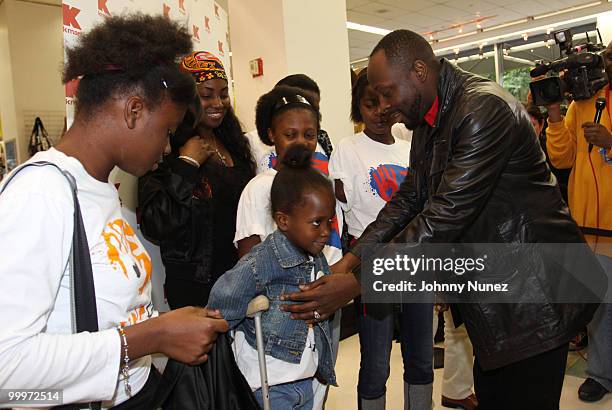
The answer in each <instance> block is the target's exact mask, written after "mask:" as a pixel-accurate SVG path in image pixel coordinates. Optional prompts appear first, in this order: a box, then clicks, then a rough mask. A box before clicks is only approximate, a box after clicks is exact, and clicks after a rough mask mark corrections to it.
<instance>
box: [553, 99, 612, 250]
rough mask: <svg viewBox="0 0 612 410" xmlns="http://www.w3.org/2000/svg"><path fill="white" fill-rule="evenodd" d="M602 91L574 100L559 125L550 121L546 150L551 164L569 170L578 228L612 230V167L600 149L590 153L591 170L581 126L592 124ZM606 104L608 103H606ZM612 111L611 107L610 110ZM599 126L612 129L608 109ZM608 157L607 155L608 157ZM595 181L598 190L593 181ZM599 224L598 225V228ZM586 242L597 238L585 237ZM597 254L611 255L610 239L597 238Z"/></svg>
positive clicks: (572, 205)
mask: <svg viewBox="0 0 612 410" xmlns="http://www.w3.org/2000/svg"><path fill="white" fill-rule="evenodd" d="M606 88H607V87H604V88H602V89H601V90H600V91H599V94H598V95H595V96H594V97H593V98H591V99H589V100H583V101H574V102H572V103H571V104H570V106H569V109H568V110H567V115H566V116H565V118H563V120H561V121H559V122H549V123H548V129H547V130H546V148H547V150H548V156H549V158H550V162H551V163H552V164H553V165H554V166H555V167H556V168H572V172H571V174H570V178H569V186H568V199H569V207H570V211H571V213H572V217H573V218H574V219H575V220H576V222H577V223H578V225H579V226H584V227H589V228H597V227H599V228H600V229H607V230H612V165H608V164H606V162H605V161H604V160H603V158H602V156H601V154H600V153H599V147H596V146H594V147H593V150H592V151H591V161H592V163H593V169H594V170H595V172H593V170H592V169H591V165H590V163H589V151H588V143H587V141H586V139H585V138H584V130H583V129H582V124H584V123H585V122H593V119H594V117H595V100H596V99H597V98H598V97H604V98H605V96H606V93H605V90H606ZM608 103H609V102H608ZM610 110H611V111H612V107H610ZM600 123H601V124H602V125H603V126H605V127H606V128H607V129H608V130H610V129H611V126H610V124H611V122H610V115H609V114H608V109H607V108H606V109H604V112H603V113H602V115H601V121H600ZM608 156H610V154H608ZM593 174H595V177H596V178H597V188H598V189H597V190H596V189H595V186H596V185H595V179H594V177H593ZM597 192H599V224H598V221H597ZM598 225H599V226H598ZM587 240H588V241H589V243H591V244H592V243H594V242H595V240H596V238H595V237H589V236H587ZM597 243H598V246H597V252H598V253H603V254H606V255H610V256H612V238H606V237H601V236H600V237H599V238H597Z"/></svg>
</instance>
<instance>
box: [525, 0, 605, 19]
mask: <svg viewBox="0 0 612 410" xmlns="http://www.w3.org/2000/svg"><path fill="white" fill-rule="evenodd" d="M600 4H601V2H599V1H597V2H594V3H588V4H582V5H580V6H572V7H569V8H566V9H563V10H557V11H553V12H551V13H546V14H540V15H539V16H535V17H534V18H533V19H534V20H540V19H543V18H546V17H552V16H557V15H559V14H563V13H567V12H569V11H577V10H582V9H586V8H587V7H593V6H599V5H600Z"/></svg>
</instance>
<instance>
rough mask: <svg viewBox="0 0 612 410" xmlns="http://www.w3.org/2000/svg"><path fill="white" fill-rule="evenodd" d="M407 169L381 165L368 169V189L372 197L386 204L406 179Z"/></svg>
mask: <svg viewBox="0 0 612 410" xmlns="http://www.w3.org/2000/svg"><path fill="white" fill-rule="evenodd" d="M406 175H408V169H407V168H406V167H402V166H400V165H395V164H381V165H378V166H377V167H376V168H370V185H369V187H368V188H369V189H370V190H371V192H372V193H373V194H374V195H378V196H379V197H380V198H381V199H383V200H384V201H386V202H388V201H389V200H390V199H391V197H392V196H393V194H395V192H397V190H398V188H399V186H400V185H401V183H402V182H403V181H404V179H406Z"/></svg>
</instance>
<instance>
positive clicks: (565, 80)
mask: <svg viewBox="0 0 612 410" xmlns="http://www.w3.org/2000/svg"><path fill="white" fill-rule="evenodd" d="M553 36H554V38H555V42H556V43H557V44H558V45H559V49H560V50H561V53H562V57H561V58H559V59H558V60H555V61H552V62H538V63H536V66H535V68H533V69H532V70H531V72H530V75H531V77H539V76H541V75H545V74H549V77H547V78H544V79H542V80H537V81H534V82H532V83H530V84H529V88H530V89H531V95H532V97H533V103H534V104H536V105H549V104H556V103H560V102H561V101H563V99H564V97H565V95H566V94H567V95H569V97H570V98H571V99H573V100H588V99H589V98H591V97H593V96H594V95H595V94H597V92H598V91H599V90H600V89H601V88H602V87H604V86H605V85H606V84H607V83H608V76H607V75H606V68H605V63H604V59H603V56H602V52H603V50H605V46H604V45H603V44H601V43H599V44H593V43H591V42H589V41H588V37H587V42H586V43H585V44H581V45H579V46H576V47H574V46H573V44H572V34H571V32H570V30H562V31H557V32H555V33H554V34H553ZM563 54H565V56H563ZM561 71H565V73H564V76H563V77H560V76H559V72H561Z"/></svg>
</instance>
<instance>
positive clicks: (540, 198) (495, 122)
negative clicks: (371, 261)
mask: <svg viewBox="0 0 612 410" xmlns="http://www.w3.org/2000/svg"><path fill="white" fill-rule="evenodd" d="M368 79H369V80H370V84H371V85H372V86H373V87H374V89H375V90H376V91H377V93H378V94H379V101H380V106H381V107H383V108H386V109H387V110H389V111H390V113H391V115H396V116H397V119H398V120H399V121H400V122H403V123H404V124H405V125H406V126H407V127H408V128H409V129H413V130H414V134H413V143H412V152H411V161H410V164H411V168H412V172H413V173H412V176H413V177H412V178H406V180H405V182H404V183H403V184H402V185H401V187H400V188H399V191H398V192H397V193H396V194H395V196H394V197H393V198H392V199H391V201H390V202H389V203H388V204H387V205H386V206H385V208H383V210H382V211H381V212H380V214H379V215H378V217H377V219H376V221H374V222H373V223H372V224H370V225H369V226H368V228H367V229H366V231H365V232H364V234H363V235H362V237H361V239H360V240H359V241H358V243H357V244H356V245H355V246H354V247H353V248H352V249H351V252H350V253H348V254H347V255H345V257H344V258H343V259H342V260H341V261H340V262H338V263H337V264H336V265H335V266H333V267H332V270H333V271H334V272H338V273H337V274H334V275H329V276H328V277H326V278H325V279H321V280H319V281H317V282H314V283H312V284H311V285H309V286H307V287H305V288H304V291H303V292H302V293H300V294H292V295H289V296H287V298H286V299H287V300H294V301H302V302H304V303H303V304H301V305H292V306H289V305H287V306H286V310H288V311H292V312H293V313H294V318H297V319H303V320H312V318H313V313H312V312H313V311H314V310H316V311H317V313H319V314H320V315H321V317H322V318H323V319H325V317H326V315H327V314H329V313H330V312H331V311H333V310H334V309H336V308H337V307H338V306H339V304H340V303H343V302H346V301H347V299H348V298H350V297H351V296H354V295H355V294H357V293H359V288H358V286H359V285H358V284H357V281H356V280H355V277H354V276H353V275H346V274H344V273H342V272H350V271H351V270H353V269H354V268H355V267H356V266H357V265H358V264H359V261H360V258H361V255H362V252H363V251H364V250H365V249H366V248H368V247H370V246H371V245H372V244H373V243H387V242H392V243H455V242H463V243H498V242H506V243H531V242H549V243H559V242H563V243H574V242H577V243H581V242H583V241H584V239H583V237H582V235H581V233H580V231H579V229H578V227H577V225H576V223H575V222H574V220H573V219H572V218H571V217H570V214H569V210H568V208H567V206H566V205H565V203H564V202H563V201H562V199H561V195H560V192H559V188H558V186H557V183H556V180H555V179H554V177H553V176H552V175H551V172H550V170H549V168H548V166H547V165H546V159H545V157H544V154H543V152H542V150H541V148H540V146H539V143H538V140H537V137H536V135H535V132H534V130H533V127H532V125H531V123H530V119H529V116H528V114H527V113H526V111H525V110H524V108H523V107H522V105H521V104H520V103H519V102H518V101H516V100H515V99H514V98H513V97H512V96H511V95H510V94H509V93H507V92H506V91H504V90H503V89H502V88H501V87H499V86H498V85H497V84H495V83H493V82H491V81H489V80H486V79H483V78H481V77H478V76H475V75H473V74H471V73H468V72H465V71H463V70H461V69H459V68H457V67H456V66H454V65H453V64H451V63H449V62H448V61H446V60H437V59H436V58H435V56H434V54H433V51H432V49H431V46H430V45H429V43H428V42H427V41H426V40H425V39H423V38H422V37H421V36H419V35H418V34H416V33H413V32H411V31H408V30H398V31H394V32H393V33H390V34H388V35H387V36H385V37H384V38H383V39H382V40H381V41H380V42H379V44H378V45H377V46H376V48H375V49H374V51H373V52H372V54H371V56H370V63H369V66H368ZM526 274H527V275H533V277H534V278H535V277H536V276H537V274H541V275H547V274H548V275H549V276H550V274H549V273H548V272H546V271H545V272H537V273H536V272H533V273H526ZM513 292H514V293H516V294H513V295H511V297H513V300H516V301H518V303H514V304H492V303H472V304H461V305H457V306H456V307H455V308H456V309H455V312H456V313H459V315H460V316H461V319H462V320H463V322H464V323H465V324H466V327H467V329H468V333H469V336H470V339H471V340H472V343H473V345H474V351H475V356H476V363H475V365H474V372H475V385H476V393H477V397H478V401H479V403H480V406H479V409H496V410H497V409H506V408H507V409H552V408H558V404H559V399H560V395H561V388H562V384H563V377H564V372H565V363H566V359H567V350H568V347H567V346H568V342H569V340H570V339H572V338H573V336H574V335H575V334H576V333H577V332H578V331H579V330H580V329H581V328H582V327H584V326H585V325H586V324H587V323H588V322H589V321H590V319H591V318H592V316H593V312H594V310H595V308H596V307H597V306H596V305H593V304H591V305H587V304H555V303H553V301H552V300H549V299H550V298H549V297H548V292H547V291H546V290H543V289H542V288H540V287H537V286H533V287H530V288H526V289H515V290H513ZM534 300H536V301H538V302H540V301H541V303H537V304H536V303H523V302H526V301H531V302H533V301H534ZM457 308H458V309H457ZM456 325H458V323H456Z"/></svg>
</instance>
